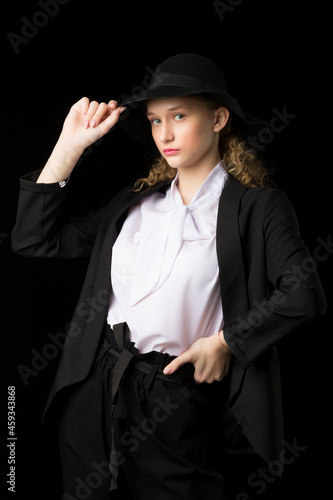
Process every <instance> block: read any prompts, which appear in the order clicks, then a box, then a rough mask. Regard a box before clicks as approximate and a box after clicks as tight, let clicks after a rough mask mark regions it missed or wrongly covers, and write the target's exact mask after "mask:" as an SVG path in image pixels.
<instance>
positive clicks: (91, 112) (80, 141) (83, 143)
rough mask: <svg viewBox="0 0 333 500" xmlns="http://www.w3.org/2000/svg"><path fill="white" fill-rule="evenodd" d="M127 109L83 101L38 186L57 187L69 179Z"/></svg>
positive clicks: (74, 109) (71, 114)
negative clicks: (85, 152)
mask: <svg viewBox="0 0 333 500" xmlns="http://www.w3.org/2000/svg"><path fill="white" fill-rule="evenodd" d="M125 109H126V108H124V107H118V103H117V101H113V100H111V101H110V102H109V103H108V104H106V103H104V102H102V103H98V102H96V101H91V102H90V101H89V99H88V98H87V97H82V99H80V100H79V101H78V102H76V103H75V104H74V105H73V106H72V107H71V109H70V111H69V113H68V115H67V117H66V119H65V121H64V125H63V128H62V131H61V134H60V137H59V140H58V142H57V144H56V145H55V148H54V149H53V151H52V154H51V156H50V158H49V159H48V161H47V163H46V165H45V167H44V169H43V171H42V172H41V174H40V176H39V178H38V180H37V182H38V183H46V184H48V183H53V182H60V181H62V180H64V179H67V178H68V177H69V176H70V174H71V172H72V170H73V169H74V167H75V165H76V163H77V161H78V160H79V158H80V156H81V155H82V153H83V152H84V150H85V149H86V148H87V147H88V146H90V145H91V144H93V143H94V142H96V141H97V140H98V139H100V138H101V137H102V136H103V135H105V134H107V132H109V130H110V129H111V128H112V127H113V126H114V125H115V124H116V123H117V122H118V120H119V116H120V114H121V113H122V112H123V111H125Z"/></svg>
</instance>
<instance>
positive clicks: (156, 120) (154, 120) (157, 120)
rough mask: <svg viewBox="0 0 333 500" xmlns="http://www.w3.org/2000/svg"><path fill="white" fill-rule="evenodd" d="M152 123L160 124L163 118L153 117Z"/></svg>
mask: <svg viewBox="0 0 333 500" xmlns="http://www.w3.org/2000/svg"><path fill="white" fill-rule="evenodd" d="M150 123H151V124H152V125H158V124H159V123H161V120H160V119H159V118H153V119H152V120H150Z"/></svg>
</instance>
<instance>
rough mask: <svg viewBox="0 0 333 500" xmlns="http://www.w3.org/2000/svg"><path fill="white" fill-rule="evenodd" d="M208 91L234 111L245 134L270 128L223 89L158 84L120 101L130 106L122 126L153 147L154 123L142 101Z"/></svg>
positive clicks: (121, 121)
mask: <svg viewBox="0 0 333 500" xmlns="http://www.w3.org/2000/svg"><path fill="white" fill-rule="evenodd" d="M199 94H200V95H203V96H204V95H207V96H209V97H213V98H215V99H216V100H217V102H218V103H220V104H221V106H225V107H226V108H227V109H228V110H229V111H230V112H231V113H232V115H233V123H235V124H236V126H237V128H238V129H239V131H240V132H241V134H242V135H243V136H244V137H248V136H249V135H251V134H253V135H255V136H256V135H257V134H258V132H259V131H260V130H262V129H263V128H267V127H268V124H267V123H266V122H265V121H263V120H260V119H259V118H257V117H255V116H253V115H251V114H249V113H246V112H243V110H242V109H241V107H240V105H239V104H238V102H237V101H236V99H234V98H233V97H232V96H230V95H229V94H227V93H224V92H207V90H203V89H202V90H201V89H196V90H193V89H189V88H188V87H175V86H158V87H156V88H153V89H147V90H145V91H143V92H140V93H138V94H135V95H134V96H131V97H129V98H127V99H125V100H123V101H121V102H120V103H119V106H125V107H126V108H127V110H126V111H125V112H124V113H123V114H122V115H121V116H120V120H119V123H120V125H121V127H122V128H123V129H124V130H125V131H126V132H127V133H128V134H129V135H130V136H131V137H133V138H134V139H136V140H138V141H139V142H140V143H141V144H144V145H146V146H148V147H150V148H156V145H155V142H154V140H153V138H152V134H151V125H150V122H149V120H148V119H147V117H146V116H145V114H144V111H143V108H142V104H143V103H144V102H145V101H148V100H151V99H163V98H170V97H183V96H193V95H199Z"/></svg>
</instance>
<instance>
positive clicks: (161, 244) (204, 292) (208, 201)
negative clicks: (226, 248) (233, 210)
mask: <svg viewBox="0 0 333 500" xmlns="http://www.w3.org/2000/svg"><path fill="white" fill-rule="evenodd" d="M227 177H228V174H227V173H226V171H225V170H224V168H223V162H220V163H219V164H218V165H217V166H216V167H215V168H214V170H212V172H211V173H210V174H209V176H208V177H207V179H206V180H205V182H204V183H203V184H202V186H201V187H200V189H199V190H198V191H197V192H196V194H195V195H194V197H193V199H192V201H191V203H190V205H188V206H186V205H184V203H183V200H182V198H181V195H180V193H179V191H178V188H177V184H178V175H177V176H176V177H175V179H174V180H173V181H172V183H171V186H170V188H169V189H168V190H167V192H166V194H162V193H160V192H157V193H154V194H152V195H150V196H147V197H146V198H144V199H143V200H142V201H141V202H140V203H138V204H136V205H135V206H134V207H132V208H131V210H130V211H129V214H128V216H127V218H126V220H125V222H124V224H123V227H122V229H121V231H120V234H119V236H118V238H117V240H116V242H115V244H114V246H113V250H112V265H111V282H112V288H113V293H112V295H111V301H110V307H109V312H108V318H107V321H108V323H109V325H110V326H111V327H112V326H113V325H114V324H116V323H121V322H124V321H126V323H127V324H128V326H129V329H130V336H131V340H132V341H133V342H135V345H136V347H137V348H138V349H139V351H140V352H141V353H145V352H149V351H152V350H155V351H159V352H167V353H169V354H170V355H175V356H178V355H179V354H181V353H182V352H183V351H184V350H185V349H187V348H188V347H189V346H190V345H191V344H193V342H195V340H197V339H198V338H200V337H205V336H210V335H213V334H214V333H216V332H218V331H219V330H221V328H222V324H223V312H222V304H221V295H220V288H219V269H218V261H217V253H216V222H217V211H218V205H219V198H220V195H221V192H222V189H223V187H224V185H225V182H226V180H227Z"/></svg>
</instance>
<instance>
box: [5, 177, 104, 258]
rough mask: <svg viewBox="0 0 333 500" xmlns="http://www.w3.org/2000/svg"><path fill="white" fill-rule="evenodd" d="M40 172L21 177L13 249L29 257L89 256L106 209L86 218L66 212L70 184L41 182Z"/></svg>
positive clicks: (12, 238) (12, 237) (12, 239)
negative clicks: (39, 179)
mask: <svg viewBox="0 0 333 500" xmlns="http://www.w3.org/2000/svg"><path fill="white" fill-rule="evenodd" d="M39 174H40V171H39V170H38V171H35V172H32V173H30V174H28V175H26V176H24V177H22V178H21V179H20V191H19V200H18V209H17V216H16V223H15V226H14V228H13V231H12V236H11V244H12V249H13V251H14V252H15V253H17V254H19V255H22V256H25V257H44V258H48V257H57V258H83V257H89V256H90V254H91V251H92V248H93V245H94V242H95V238H96V235H97V231H98V228H99V224H100V221H101V218H102V215H103V213H104V209H101V210H100V211H97V212H95V213H90V214H88V215H87V216H84V217H76V218H75V217H71V216H69V215H66V214H65V213H64V211H63V202H64V199H65V196H66V194H67V191H68V183H67V184H66V185H65V186H63V187H61V186H60V185H59V184H58V183H54V184H37V183H36V180H37V178H38V176H39Z"/></svg>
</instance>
